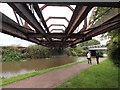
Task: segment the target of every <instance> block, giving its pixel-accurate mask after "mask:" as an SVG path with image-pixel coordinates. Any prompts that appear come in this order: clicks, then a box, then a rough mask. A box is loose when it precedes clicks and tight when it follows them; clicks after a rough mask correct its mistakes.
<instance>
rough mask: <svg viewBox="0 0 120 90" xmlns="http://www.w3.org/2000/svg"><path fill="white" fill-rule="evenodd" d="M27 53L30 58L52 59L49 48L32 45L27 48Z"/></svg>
mask: <svg viewBox="0 0 120 90" xmlns="http://www.w3.org/2000/svg"><path fill="white" fill-rule="evenodd" d="M26 52H27V53H28V57H29V58H35V59H37V58H48V57H50V50H49V48H47V47H43V46H40V45H31V46H29V47H27V49H26Z"/></svg>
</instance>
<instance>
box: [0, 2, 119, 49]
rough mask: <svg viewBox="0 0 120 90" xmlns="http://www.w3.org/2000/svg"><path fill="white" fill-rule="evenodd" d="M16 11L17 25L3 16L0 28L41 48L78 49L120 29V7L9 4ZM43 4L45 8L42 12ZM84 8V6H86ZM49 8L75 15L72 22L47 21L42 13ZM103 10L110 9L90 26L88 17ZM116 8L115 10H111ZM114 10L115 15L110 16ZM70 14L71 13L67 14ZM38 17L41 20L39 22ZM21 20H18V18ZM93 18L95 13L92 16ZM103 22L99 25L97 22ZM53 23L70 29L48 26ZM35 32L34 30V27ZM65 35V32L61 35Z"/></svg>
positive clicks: (99, 4)
mask: <svg viewBox="0 0 120 90" xmlns="http://www.w3.org/2000/svg"><path fill="white" fill-rule="evenodd" d="M6 3H7V4H8V5H9V6H10V7H11V8H12V9H13V11H14V14H15V16H16V19H17V23H16V22H15V21H13V20H12V19H10V18H9V17H7V16H6V15H4V14H3V13H0V15H2V20H0V24H2V28H1V30H2V33H5V34H9V35H12V36H14V37H18V38H21V39H24V40H28V41H31V42H34V43H36V44H39V45H43V46H46V47H56V48H66V47H69V46H71V47H72V46H74V45H76V44H78V43H81V42H84V41H87V40H91V39H92V37H94V36H97V35H99V34H103V33H105V32H108V31H111V30H114V29H117V28H120V6H119V4H118V3H116V4H115V3H114V4H110V3H108V4H107V3H94V2H93V3H91V2H87V3H79V2H78V3H75V2H73V3H70V2H66V3H65V2H64V3H62V2H57V3H56V2H51V3H49V2H42V3H41V2H35V3H33V2H27V3H15V2H6ZM39 4H44V5H43V6H42V7H41V8H40V7H39ZM71 5H75V6H76V7H75V9H73V8H72V7H71ZM83 5H84V6H83ZM49 6H53V7H54V6H56V7H68V8H69V10H71V11H72V13H73V14H72V16H71V19H70V20H68V19H67V17H59V16H58V17H54V16H50V17H48V18H47V19H46V20H45V18H44V16H43V13H42V11H43V10H44V9H45V8H46V7H48V8H49ZM97 6H99V7H109V8H108V9H107V10H106V11H105V12H103V13H102V14H101V15H100V16H98V17H97V18H95V19H94V20H89V23H87V15H88V13H89V12H90V11H91V10H93V12H94V10H95V8H96V7H97ZM111 7H113V8H114V9H111ZM110 10H112V11H111V12H109V11H110ZM66 13H67V12H66ZM35 14H36V15H37V16H38V18H39V20H37V17H36V16H35ZM18 15H19V17H20V20H18V17H17V16H18ZM92 15H93V13H92ZM98 18H100V19H99V21H97V19H98ZM21 19H23V20H24V21H25V24H22V25H21V24H20V21H22V20H21ZM50 19H57V20H59V19H64V20H66V22H67V23H68V26H65V25H64V24H54V23H51V25H49V26H48V24H47V23H48V21H49V20H50ZM82 21H84V25H83V28H82V29H80V30H78V32H76V29H77V27H78V26H79V25H80V24H81V22H82ZM30 26H31V27H32V28H31V27H30ZM53 26H61V27H64V28H65V29H64V30H63V29H59V28H57V29H52V30H50V28H51V27H53ZM55 30H57V31H58V33H53V31H55ZM59 31H62V32H59Z"/></svg>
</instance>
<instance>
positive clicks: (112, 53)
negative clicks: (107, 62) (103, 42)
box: [107, 29, 120, 64]
mask: <svg viewBox="0 0 120 90" xmlns="http://www.w3.org/2000/svg"><path fill="white" fill-rule="evenodd" d="M107 35H108V36H109V37H110V38H111V39H110V40H109V42H108V44H107V47H108V56H109V58H110V59H111V60H113V62H114V63H115V64H120V53H119V51H120V40H119V37H120V32H119V29H117V30H113V31H111V32H109V33H108V34H107Z"/></svg>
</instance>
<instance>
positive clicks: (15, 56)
mask: <svg viewBox="0 0 120 90" xmlns="http://www.w3.org/2000/svg"><path fill="white" fill-rule="evenodd" d="M48 57H50V50H49V48H46V47H43V46H40V45H31V46H29V47H21V46H8V47H3V48H2V62H5V61H19V60H24V59H28V58H30V59H33V58H35V59H38V58H48Z"/></svg>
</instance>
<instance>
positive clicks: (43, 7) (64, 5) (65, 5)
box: [40, 4, 74, 12]
mask: <svg viewBox="0 0 120 90" xmlns="http://www.w3.org/2000/svg"><path fill="white" fill-rule="evenodd" d="M47 6H63V7H68V8H69V9H70V10H71V11H72V12H73V11H74V9H73V8H72V7H71V6H70V5H67V4H45V5H44V6H42V7H41V8H40V11H42V10H43V9H45V8H46V7H47Z"/></svg>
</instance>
